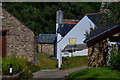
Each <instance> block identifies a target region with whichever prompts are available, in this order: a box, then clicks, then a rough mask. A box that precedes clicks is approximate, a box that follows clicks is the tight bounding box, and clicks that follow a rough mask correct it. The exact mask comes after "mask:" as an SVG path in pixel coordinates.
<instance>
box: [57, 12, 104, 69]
mask: <svg viewBox="0 0 120 80" xmlns="http://www.w3.org/2000/svg"><path fill="white" fill-rule="evenodd" d="M103 20H105V18H104V14H103V12H98V13H92V14H86V15H85V16H84V17H83V18H82V19H81V20H80V21H79V22H78V23H77V22H76V24H75V25H74V26H73V27H72V28H70V29H69V30H68V31H67V32H66V33H65V34H64V35H63V34H62V33H64V31H66V30H64V29H68V28H69V27H68V26H66V24H69V25H71V24H74V23H75V21H73V22H71V23H70V21H68V23H67V22H66V20H65V22H64V25H63V27H58V23H57V24H56V34H57V56H56V57H57V59H58V62H59V65H58V67H60V66H61V64H62V59H61V57H62V56H71V53H72V55H73V56H83V55H88V49H87V47H86V44H84V42H83V41H84V40H85V35H84V34H85V33H86V31H88V30H89V29H90V28H91V27H93V28H94V26H95V25H97V24H98V23H99V22H100V21H103ZM65 27H68V28H65ZM58 29H59V31H58Z"/></svg>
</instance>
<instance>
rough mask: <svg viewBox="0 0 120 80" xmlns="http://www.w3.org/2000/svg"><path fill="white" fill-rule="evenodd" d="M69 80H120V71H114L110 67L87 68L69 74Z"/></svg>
mask: <svg viewBox="0 0 120 80" xmlns="http://www.w3.org/2000/svg"><path fill="white" fill-rule="evenodd" d="M66 78H67V80H79V79H80V80H88V79H92V80H95V79H97V80H98V79H103V78H104V79H110V80H111V79H112V80H114V79H120V71H116V70H112V69H110V68H109V67H98V68H86V69H83V70H79V71H76V72H73V73H71V74H69V75H68V76H67V77H66Z"/></svg>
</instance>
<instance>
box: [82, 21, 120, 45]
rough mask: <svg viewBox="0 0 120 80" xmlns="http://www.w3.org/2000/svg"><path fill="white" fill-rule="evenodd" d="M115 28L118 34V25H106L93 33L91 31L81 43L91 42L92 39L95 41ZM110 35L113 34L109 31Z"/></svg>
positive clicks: (119, 26) (119, 29) (119, 27)
mask: <svg viewBox="0 0 120 80" xmlns="http://www.w3.org/2000/svg"><path fill="white" fill-rule="evenodd" d="M115 28H118V29H117V31H118V32H119V31H120V25H115V24H112V23H106V24H104V25H102V26H100V27H98V28H96V29H95V30H94V31H92V32H91V33H90V34H89V35H88V37H87V38H86V39H85V40H84V41H83V42H84V43H87V42H89V41H91V40H93V39H95V38H97V37H99V36H101V35H103V34H106V33H107V32H109V31H111V30H113V29H115ZM111 33H113V32H112V31H111ZM108 35H109V34H108Z"/></svg>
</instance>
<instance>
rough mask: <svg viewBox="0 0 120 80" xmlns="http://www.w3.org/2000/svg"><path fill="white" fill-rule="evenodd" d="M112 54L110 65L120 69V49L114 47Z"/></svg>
mask: <svg viewBox="0 0 120 80" xmlns="http://www.w3.org/2000/svg"><path fill="white" fill-rule="evenodd" d="M109 54H110V67H111V68H112V69H117V70H120V51H117V50H115V49H112V50H111V52H110V53H109Z"/></svg>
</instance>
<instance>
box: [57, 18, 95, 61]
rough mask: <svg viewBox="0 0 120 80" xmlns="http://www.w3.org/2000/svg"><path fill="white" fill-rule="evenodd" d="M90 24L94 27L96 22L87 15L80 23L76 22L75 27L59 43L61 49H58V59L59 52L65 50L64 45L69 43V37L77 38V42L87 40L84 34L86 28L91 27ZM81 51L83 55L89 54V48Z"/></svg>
mask: <svg viewBox="0 0 120 80" xmlns="http://www.w3.org/2000/svg"><path fill="white" fill-rule="evenodd" d="M90 25H91V26H92V27H94V23H93V22H92V21H91V20H90V19H89V18H88V17H87V16H84V17H83V18H82V19H81V20H80V21H79V22H78V24H76V25H75V27H74V28H73V29H72V30H71V31H69V32H68V33H67V34H66V35H65V36H64V37H63V39H62V40H61V41H60V42H59V43H57V44H58V45H59V50H58V51H57V55H58V56H57V59H58V58H59V54H60V52H61V51H60V50H63V49H64V47H65V46H66V45H68V44H69V38H76V44H84V43H83V41H84V40H85V36H84V34H85V32H86V30H89V28H90V27H91V26H90ZM79 52H80V53H81V55H84V54H86V55H87V54H88V50H87V49H86V51H85V50H84V51H83V52H82V51H79ZM79 52H75V54H76V55H78V54H77V53H79ZM84 52H87V53H84ZM73 54H74V53H73ZM63 56H64V55H63Z"/></svg>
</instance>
